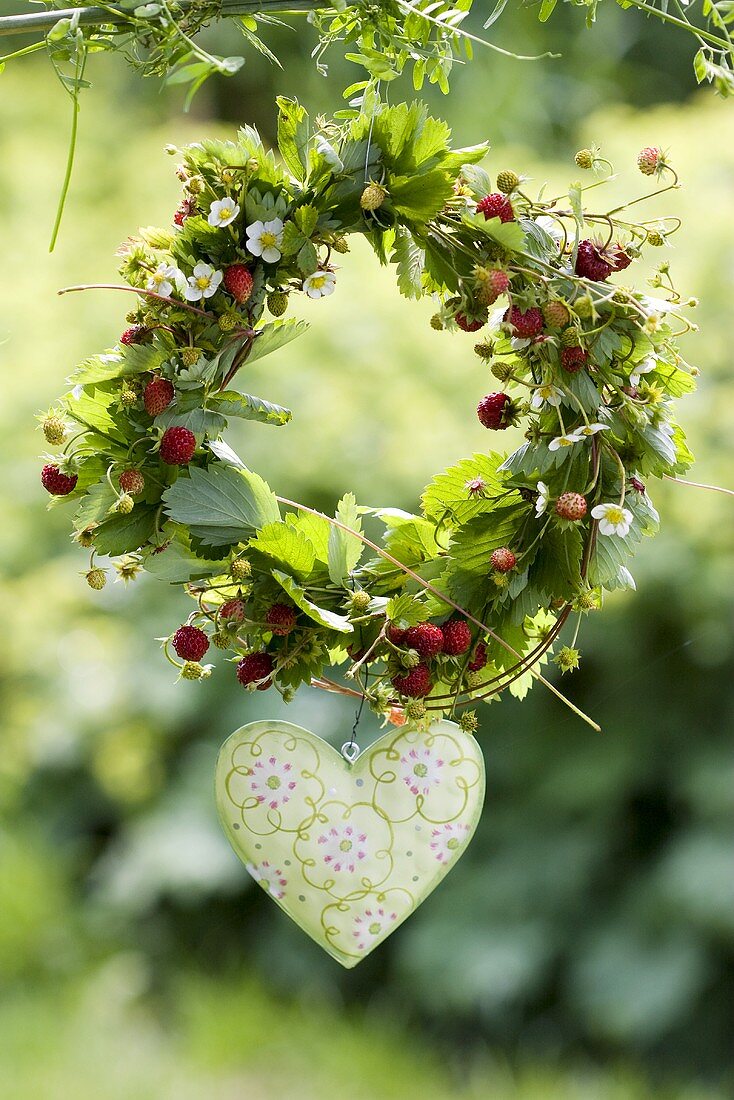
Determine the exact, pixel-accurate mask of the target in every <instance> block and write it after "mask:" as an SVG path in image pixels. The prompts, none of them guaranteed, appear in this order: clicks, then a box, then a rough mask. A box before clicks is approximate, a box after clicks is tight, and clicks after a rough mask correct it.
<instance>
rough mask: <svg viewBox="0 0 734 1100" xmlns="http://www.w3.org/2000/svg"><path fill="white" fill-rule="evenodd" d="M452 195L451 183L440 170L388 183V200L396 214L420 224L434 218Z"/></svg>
mask: <svg viewBox="0 0 734 1100" xmlns="http://www.w3.org/2000/svg"><path fill="white" fill-rule="evenodd" d="M452 193H453V183H452V181H451V179H450V177H449V176H448V175H447V174H446V173H445V172H443V171H442V170H441V169H440V168H434V169H433V170H432V171H430V172H425V173H424V174H423V175H419V176H399V177H397V178H395V179H391V181H390V200H391V202H392V205H393V207H394V208H395V210H396V211H397V213H398V214H400V215H402V216H403V217H404V218H409V219H410V220H411V221H415V222H420V223H425V222H429V221H430V220H431V218H434V217H435V216H436V214H438V213H439V212H440V211H441V210H442V209H443V207H444V206H445V204H446V202H447V200H448V199H449V198H450V197H451V195H452Z"/></svg>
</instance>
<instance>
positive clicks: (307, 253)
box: [296, 241, 319, 276]
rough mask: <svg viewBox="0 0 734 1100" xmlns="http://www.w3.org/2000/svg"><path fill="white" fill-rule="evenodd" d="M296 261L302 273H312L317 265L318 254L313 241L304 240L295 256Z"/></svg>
mask: <svg viewBox="0 0 734 1100" xmlns="http://www.w3.org/2000/svg"><path fill="white" fill-rule="evenodd" d="M296 263H297V264H298V268H299V270H300V272H301V274H302V275H306V276H307V275H313V273H314V271H316V269H317V268H318V266H319V256H318V253H317V251H316V246H315V244H314V243H313V241H305V242H304V244H303V246H302V247H301V248H300V249H299V252H298V255H297V256H296Z"/></svg>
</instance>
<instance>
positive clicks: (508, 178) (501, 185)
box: [497, 169, 520, 195]
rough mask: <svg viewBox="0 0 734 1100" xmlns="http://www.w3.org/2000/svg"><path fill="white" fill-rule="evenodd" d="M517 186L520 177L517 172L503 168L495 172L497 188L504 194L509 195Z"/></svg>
mask: <svg viewBox="0 0 734 1100" xmlns="http://www.w3.org/2000/svg"><path fill="white" fill-rule="evenodd" d="M519 186H520V177H519V176H518V174H517V172H513V171H511V170H509V169H505V171H503V172H498V173H497V189H498V190H499V191H503V192H504V193H505V195H509V194H510V192H511V191H514V190H515V188H516V187H519Z"/></svg>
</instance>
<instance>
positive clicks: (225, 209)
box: [206, 198, 240, 229]
mask: <svg viewBox="0 0 734 1100" xmlns="http://www.w3.org/2000/svg"><path fill="white" fill-rule="evenodd" d="M239 212H240V208H239V206H238V205H237V203H236V202H235V201H234V199H230V198H227V199H217V201H216V202H213V203H212V204H211V206H210V207H209V217H208V218H207V219H206V220H207V221H208V222H209V225H211V226H214V228H217V227H218V228H220V229H224V227H225V226H227V225H231V224H232V222H233V221H234V220H235V218H236V217H237V215H238V214H239Z"/></svg>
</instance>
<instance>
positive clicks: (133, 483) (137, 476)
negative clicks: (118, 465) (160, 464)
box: [118, 469, 145, 497]
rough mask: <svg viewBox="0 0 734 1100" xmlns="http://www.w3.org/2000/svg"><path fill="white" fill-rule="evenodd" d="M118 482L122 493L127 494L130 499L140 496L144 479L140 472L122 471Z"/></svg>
mask: <svg viewBox="0 0 734 1100" xmlns="http://www.w3.org/2000/svg"><path fill="white" fill-rule="evenodd" d="M118 481H119V485H120V488H121V489H122V491H123V493H129V494H130V496H131V497H137V496H140V494H141V493H142V491H143V489H144V488H145V478H144V477H143V475H142V474H141V472H140V470H135V469H130V470H123V471H122V473H121V474H120V477H119V478H118Z"/></svg>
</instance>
